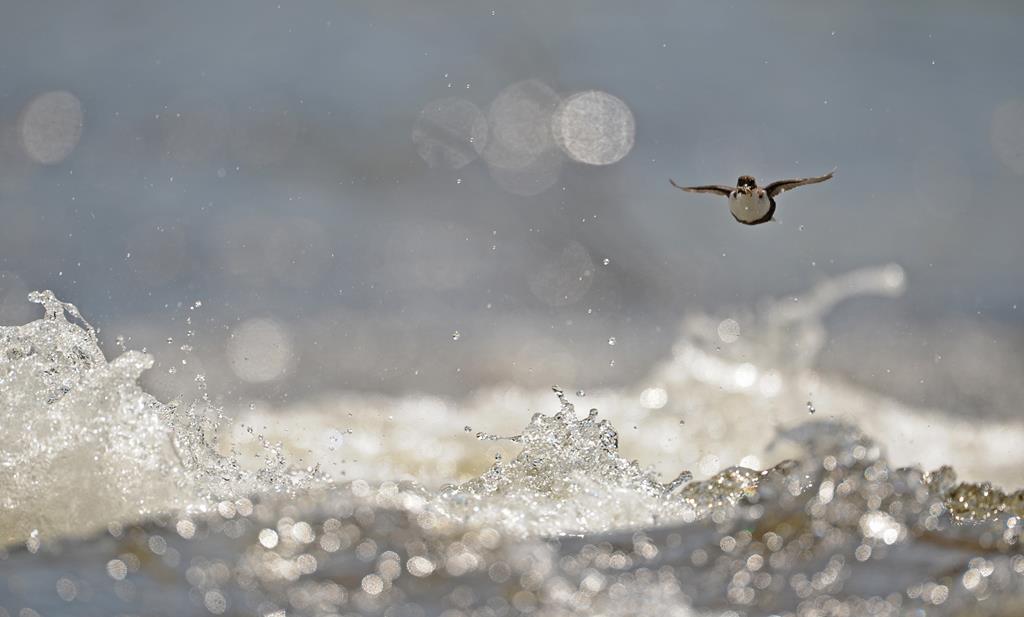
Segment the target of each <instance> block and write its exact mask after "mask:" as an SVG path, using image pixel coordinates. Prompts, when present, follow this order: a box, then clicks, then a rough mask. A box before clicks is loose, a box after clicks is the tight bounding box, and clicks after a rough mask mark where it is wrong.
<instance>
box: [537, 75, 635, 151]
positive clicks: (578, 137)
mask: <svg viewBox="0 0 1024 617" xmlns="http://www.w3.org/2000/svg"><path fill="white" fill-rule="evenodd" d="M552 131H553V132H554V135H555V138H556V139H557V140H558V145H560V146H561V147H562V149H563V150H565V152H566V154H568V155H569V156H570V157H571V158H572V159H574V160H576V161H579V162H581V163H587V164H590V165H610V164H612V163H615V162H618V161H620V160H622V159H623V157H625V156H626V155H627V154H629V151H630V150H632V149H633V143H634V141H635V139H636V121H635V120H634V118H633V112H632V111H630V109H629V106H628V105H626V103H625V102H623V101H622V99H620V98H618V97H615V96H612V95H611V94H608V93H607V92H601V91H598V90H590V91H587V92H580V93H577V94H574V95H572V96H570V97H569V98H568V99H566V100H565V101H564V102H563V103H562V104H561V105H560V106H559V108H558V111H557V112H556V113H555V115H554V118H553V121H552Z"/></svg>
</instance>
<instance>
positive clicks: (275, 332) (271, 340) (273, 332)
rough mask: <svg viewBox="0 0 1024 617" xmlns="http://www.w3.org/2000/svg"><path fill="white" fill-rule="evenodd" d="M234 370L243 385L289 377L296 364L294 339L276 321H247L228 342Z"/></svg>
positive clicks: (229, 357)
mask: <svg viewBox="0 0 1024 617" xmlns="http://www.w3.org/2000/svg"><path fill="white" fill-rule="evenodd" d="M227 351H228V361H229V362H230V364H231V370H232V371H234V373H235V375H237V376H238V378H239V379H241V380H243V381H247V382H249V383H265V382H268V381H274V380H276V379H279V378H281V377H283V376H284V375H285V374H287V373H288V371H289V369H290V368H291V366H292V364H293V362H294V359H295V357H294V354H293V349H292V341H291V336H289V334H288V331H287V330H286V329H285V327H284V326H283V325H282V324H280V323H278V322H277V321H274V320H273V319H248V320H246V321H243V322H242V323H241V324H239V325H238V327H236V328H235V329H234V330H232V332H231V338H230V340H229V341H228V349H227Z"/></svg>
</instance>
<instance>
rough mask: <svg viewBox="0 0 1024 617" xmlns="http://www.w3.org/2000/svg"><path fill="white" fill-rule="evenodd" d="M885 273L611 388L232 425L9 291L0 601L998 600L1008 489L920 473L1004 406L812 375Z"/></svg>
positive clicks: (980, 435) (1012, 482) (10, 609)
mask: <svg viewBox="0 0 1024 617" xmlns="http://www.w3.org/2000/svg"><path fill="white" fill-rule="evenodd" d="M903 284H904V280H903V271H902V269H900V268H899V267H897V266H888V267H884V268H879V269H873V270H865V271H860V272H855V273H852V274H850V275H847V276H845V277H841V278H838V279H834V280H831V281H826V282H824V283H822V284H821V285H819V286H818V287H817V288H815V289H814V290H812V291H810V292H808V293H806V294H801V295H800V296H799V297H798V298H797V299H798V301H794V299H793V298H792V297H790V298H786V299H784V300H780V301H778V302H773V303H767V304H765V306H764V307H762V308H761V309H760V310H758V311H746V310H732V311H728V312H725V313H723V314H721V315H691V316H689V317H687V318H686V319H685V320H684V323H683V326H682V334H681V336H680V338H679V340H678V342H677V344H676V345H675V347H674V350H673V354H672V356H671V357H670V358H668V359H666V360H665V361H664V362H662V363H661V364H660V365H658V366H657V367H655V368H654V369H653V370H652V372H651V373H650V374H649V375H648V376H647V377H645V378H644V379H643V380H642V382H641V383H638V384H637V385H636V387H635V388H625V389H622V390H613V391H604V392H587V393H585V395H584V393H582V392H580V393H578V394H577V396H576V397H575V399H573V397H572V396H571V395H566V394H564V393H563V392H562V391H561V390H560V389H556V392H555V395H556V396H552V394H551V393H550V392H547V393H543V392H531V391H524V390H520V389H517V388H498V389H493V390H489V391H482V392H480V393H478V394H477V395H476V396H475V397H474V398H471V399H469V400H467V401H464V402H462V403H459V404H456V403H453V402H449V401H443V400H440V399H436V398H431V397H423V396H407V397H400V398H391V397H374V396H367V395H354V394H347V395H344V394H339V395H337V396H333V397H325V398H324V399H322V400H320V401H311V402H307V403H304V404H303V405H301V406H296V407H294V408H291V409H287V410H278V411H273V410H260V409H256V410H252V411H243V412H242V417H241V419H239V420H238V421H236V422H234V423H231V422H229V421H227V420H225V419H223V418H222V417H221V414H220V413H219V411H218V410H216V409H213V408H211V406H210V405H209V404H208V403H207V402H206V401H205V400H203V399H200V400H199V401H196V402H195V403H193V404H190V405H182V404H177V403H173V404H165V403H162V402H160V401H158V400H156V399H155V398H153V397H152V396H150V395H149V394H147V393H146V392H144V391H143V390H142V389H141V388H140V387H139V386H138V384H137V378H138V377H139V375H140V374H141V373H142V372H143V371H145V370H146V369H147V368H149V366H150V365H151V364H152V359H151V358H150V357H149V356H147V355H146V354H143V353H139V352H134V351H128V352H126V353H124V354H122V355H121V356H119V357H117V358H114V359H113V360H110V361H108V360H106V359H105V358H104V356H103V354H102V352H101V351H100V350H99V347H98V345H97V338H96V335H95V333H94V331H93V329H92V328H91V327H90V326H89V325H88V323H86V322H85V321H84V320H83V319H82V317H81V315H80V314H79V312H78V310H77V309H76V308H75V307H74V306H72V305H70V304H66V303H62V302H60V301H59V300H57V299H56V298H55V297H54V296H53V295H52V294H51V293H49V292H41V293H35V294H33V295H32V299H33V301H35V302H38V303H40V304H42V305H43V307H44V310H45V315H44V317H43V318H42V319H39V320H37V321H33V322H30V323H28V324H25V325H23V326H10V327H3V328H0V405H2V411H3V417H4V423H3V424H2V425H0V443H2V444H3V451H2V454H0V465H2V467H3V471H4V474H3V475H2V476H0V499H2V500H3V506H4V507H3V509H2V511H0V538H2V539H3V541H4V544H6V545H7V548H6V549H2V550H0V581H2V582H0V615H19V617H20V616H22V615H24V616H30V615H36V614H40V615H48V614H120V613H146V614H168V615H181V614H240V615H241V614H255V615H275V616H276V615H342V614H387V615H416V616H419V615H423V616H425V615H441V614H444V615H446V616H447V617H456V616H459V615H519V614H538V615H576V614H579V615H592V614H602V615H636V614H642V615H655V614H657V615H666V614H667V615H680V616H691V615H705V614H710V615H722V616H723V617H724V616H725V615H731V616H740V615H770V614H778V615H783V614H785V615H806V616H812V615H814V616H824V615H835V616H839V615H920V614H927V615H966V614H984V615H1007V616H1009V615H1018V614H1020V613H1021V611H1022V610H1024V579H1022V576H1024V556H1022V555H1021V549H1020V544H1019V535H1020V529H1021V525H1022V517H1024V492H1020V491H1018V492H1016V493H1007V492H1004V491H1002V490H1000V489H998V488H995V487H993V486H991V485H988V484H984V483H981V484H970V483H968V484H961V483H958V481H957V479H956V474H955V473H954V472H953V470H952V469H950V468H948V467H940V466H941V465H943V464H945V463H949V462H956V463H957V464H958V467H960V468H961V469H962V473H964V474H965V475H966V476H968V477H971V478H977V479H989V480H994V481H997V482H999V483H1003V484H1006V485H1008V486H1010V487H1011V489H1013V488H1018V487H1019V484H1020V475H1019V469H1021V465H1022V464H1024V453H1022V452H1020V451H1019V450H1020V449H1019V448H1018V447H1016V446H1015V445H1014V444H1019V443H1021V439H1022V437H1024V432H1022V430H1021V427H1019V426H1015V425H1012V424H1009V423H1007V424H1003V425H1000V424H996V423H988V424H977V425H973V424H970V423H968V422H965V421H958V420H954V419H950V418H951V417H952V416H948V415H943V414H940V413H937V412H936V410H924V409H914V408H912V407H909V406H907V405H904V404H901V403H899V402H897V401H893V400H889V399H886V398H885V397H882V396H880V395H877V394H874V393H872V392H869V391H865V390H863V389H859V388H856V387H854V386H852V385H849V384H846V383H844V382H843V381H842V380H840V379H838V378H836V377H832V376H827V375H824V374H820V373H819V372H818V371H816V370H815V358H816V356H817V354H818V352H819V351H820V349H821V347H822V345H823V344H824V341H825V340H826V332H825V330H824V328H823V326H822V324H821V319H822V317H823V315H824V314H825V313H826V312H827V311H828V310H830V308H831V307H832V306H833V305H834V304H835V303H837V302H839V301H841V300H843V299H844V298H847V297H850V296H856V295H863V294H881V295H895V294H898V293H899V292H901V291H902V288H903ZM809 395H812V396H813V402H812V401H809V400H808V397H809ZM570 399H572V400H570ZM573 401H575V403H574V402H573ZM582 403H585V404H586V406H587V407H591V406H593V407H594V408H595V409H594V410H591V411H588V412H585V413H584V412H581V411H577V409H576V405H580V404H582ZM598 410H600V411H598ZM282 411H283V412H284V413H281V412H282ZM535 412H538V413H535ZM531 413H532V414H533V417H532V419H531V420H529V421H528V422H527V421H526V418H527V416H528V414H531ZM811 413H813V416H812V415H811ZM773 414H774V416H773ZM769 417H776V418H778V426H776V425H775V423H769V422H768V421H767V418H769ZM524 424H526V426H525V428H523V425H524ZM467 425H468V426H467ZM464 427H466V430H464ZM467 430H468V432H467ZM492 433H499V434H504V435H509V437H508V438H499V437H496V436H494V435H493V434H492ZM278 442H281V443H280V444H278ZM979 448H981V449H984V450H985V451H987V452H988V453H990V454H989V455H986V454H982V453H979V452H978V449H979ZM965 453H969V455H965ZM904 465H923V467H914V466H908V467H901V466H904ZM688 469H693V470H694V473H695V474H696V475H698V477H699V478H700V479H698V480H692V479H691V474H690V472H689V471H687V470H688ZM921 469H926V470H927V469H934V470H935V471H932V472H928V473H926V472H924V471H921ZM978 607H982V608H983V610H982V612H977V611H976V609H977V608H978ZM26 611H30V612H26ZM919 611H925V612H919ZM971 611H975V612H971Z"/></svg>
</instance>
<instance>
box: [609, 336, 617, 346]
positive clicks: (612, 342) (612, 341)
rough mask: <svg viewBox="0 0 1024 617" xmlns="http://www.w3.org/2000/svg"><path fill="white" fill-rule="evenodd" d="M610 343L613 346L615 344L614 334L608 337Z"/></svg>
mask: <svg viewBox="0 0 1024 617" xmlns="http://www.w3.org/2000/svg"><path fill="white" fill-rule="evenodd" d="M608 344H609V345H611V346H612V347H614V346H615V337H614V336H610V337H608Z"/></svg>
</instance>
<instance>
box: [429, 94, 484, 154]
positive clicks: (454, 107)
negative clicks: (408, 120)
mask: <svg viewBox="0 0 1024 617" xmlns="http://www.w3.org/2000/svg"><path fill="white" fill-rule="evenodd" d="M412 142H413V144H415V145H416V152H417V154H419V155H420V158H422V159H423V160H424V161H426V162H427V165H429V166H431V167H447V168H450V169H460V168H462V167H465V166H466V165H468V164H469V163H471V162H473V160H474V159H476V157H477V156H478V155H479V154H480V153H481V152H483V150H484V147H485V146H486V144H487V119H486V118H485V117H484V114H483V112H482V111H480V108H479V107H477V106H476V105H474V104H473V103H472V102H470V101H467V100H466V99H460V98H446V99H441V100H438V101H433V102H431V103H428V104H427V105H426V107H424V108H423V110H422V111H420V114H419V116H418V117H417V118H416V122H415V124H413V127H412Z"/></svg>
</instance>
